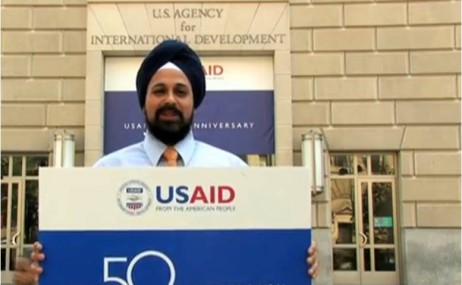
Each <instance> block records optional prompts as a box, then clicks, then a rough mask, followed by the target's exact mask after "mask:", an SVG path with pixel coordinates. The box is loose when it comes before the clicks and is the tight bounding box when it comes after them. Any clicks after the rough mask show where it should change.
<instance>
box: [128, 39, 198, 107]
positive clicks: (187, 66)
mask: <svg viewBox="0 0 462 285" xmlns="http://www.w3.org/2000/svg"><path fill="white" fill-rule="evenodd" d="M167 62H171V63H173V64H175V65H176V66H178V67H179V68H180V69H181V70H182V71H183V73H184V74H185V75H186V77H187V78H188V80H189V83H191V87H192V92H193V96H194V108H195V109H196V108H197V107H199V105H200V104H201V103H202V100H203V99H204V96H205V74H204V70H203V69H202V63H201V60H200V59H199V56H198V55H197V54H196V53H195V52H194V51H193V50H192V49H191V48H190V47H189V46H188V45H187V44H185V43H183V42H180V41H177V40H166V41H164V42H162V43H161V44H159V45H158V46H157V47H155V48H154V49H153V50H151V52H149V54H148V55H147V56H146V57H145V58H144V60H143V62H142V63H141V66H140V68H139V69H138V74H137V75H136V91H137V93H138V100H139V103H140V106H141V108H144V103H145V101H146V91H147V88H148V84H149V81H150V80H151V78H152V76H153V75H154V74H155V73H156V72H157V70H158V69H159V68H161V67H162V66H163V65H164V64H166V63H167Z"/></svg>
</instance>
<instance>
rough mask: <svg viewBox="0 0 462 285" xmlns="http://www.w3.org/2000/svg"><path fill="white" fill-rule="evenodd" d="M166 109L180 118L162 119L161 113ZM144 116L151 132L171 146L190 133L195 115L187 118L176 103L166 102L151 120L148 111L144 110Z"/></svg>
mask: <svg viewBox="0 0 462 285" xmlns="http://www.w3.org/2000/svg"><path fill="white" fill-rule="evenodd" d="M165 111H168V112H173V113H175V114H176V115H177V116H178V118H179V120H178V121H162V120H161V119H160V115H161V114H162V113H163V112H165ZM144 118H145V121H146V126H147V128H148V130H149V132H150V133H151V134H152V135H153V136H154V137H155V138H157V139H158V140H160V141H161V142H163V143H164V144H166V145H169V146H173V145H175V144H177V143H178V142H179V141H181V140H182V139H184V138H185V137H186V136H187V135H188V133H189V131H190V130H191V122H192V121H193V115H191V118H190V119H189V120H186V119H185V118H184V116H183V113H181V111H180V110H178V109H177V108H176V107H175V106H174V105H170V104H166V105H164V106H162V107H160V108H159V109H157V111H156V113H155V116H154V119H153V120H149V118H148V116H147V114H146V111H145V112H144Z"/></svg>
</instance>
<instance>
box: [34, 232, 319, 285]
mask: <svg viewBox="0 0 462 285" xmlns="http://www.w3.org/2000/svg"><path fill="white" fill-rule="evenodd" d="M40 240H41V242H42V243H43V246H44V253H45V254H46V259H45V261H44V262H43V267H44V273H43V274H42V277H41V279H40V285H58V284H59V285H98V284H109V285H115V284H122V285H124V284H127V285H151V284H152V285H167V284H175V285H310V284H311V281H310V278H309V277H308V275H307V274H306V270H307V268H308V265H307V264H306V257H307V254H306V250H307V248H308V246H309V244H310V241H311V230H308V229H306V230H213V231H211V230H208V231H202V230H201V231H199V230H196V231H184V230H181V231H180V230H179V231H42V232H40ZM143 253H144V255H143ZM169 262H171V264H170V265H169ZM105 263H106V265H105ZM105 267H106V268H105ZM105 271H106V272H105ZM172 272H173V274H172ZM127 273H128V274H127ZM173 275H175V278H174V280H171V279H172V276H173ZM105 281H106V282H105ZM169 281H173V283H169Z"/></svg>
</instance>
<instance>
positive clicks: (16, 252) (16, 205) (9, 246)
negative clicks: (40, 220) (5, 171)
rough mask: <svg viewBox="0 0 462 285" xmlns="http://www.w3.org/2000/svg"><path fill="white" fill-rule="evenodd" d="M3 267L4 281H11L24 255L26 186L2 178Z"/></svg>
mask: <svg viewBox="0 0 462 285" xmlns="http://www.w3.org/2000/svg"><path fill="white" fill-rule="evenodd" d="M1 186H2V193H1V200H2V202H1V203H2V204H1V221H0V222H1V241H2V246H1V269H2V283H4V282H11V281H12V277H13V272H14V270H15V263H16V260H17V258H18V256H20V255H22V250H23V248H22V245H23V232H22V229H23V213H24V188H23V187H22V185H21V182H20V181H15V180H2V182H1Z"/></svg>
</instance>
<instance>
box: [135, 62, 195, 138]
mask: <svg viewBox="0 0 462 285" xmlns="http://www.w3.org/2000/svg"><path fill="white" fill-rule="evenodd" d="M146 93H147V94H146V102H145V105H144V114H145V117H146V124H147V126H148V128H149V131H150V132H151V134H152V135H153V136H155V137H156V138H157V139H159V140H160V141H162V142H163V143H164V144H167V145H174V144H176V143H177V142H179V141H180V140H182V139H183V138H184V137H185V136H186V135H187V134H188V133H189V130H190V129H191V122H192V119H193V112H194V100H193V99H194V98H193V93H192V88H191V84H190V83H189V80H188V78H187V77H186V75H185V74H184V73H183V72H181V71H180V70H176V69H161V70H159V71H157V72H156V73H155V74H154V75H153V77H152V78H151V81H150V82H149V84H148V88H147V91H146Z"/></svg>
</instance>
